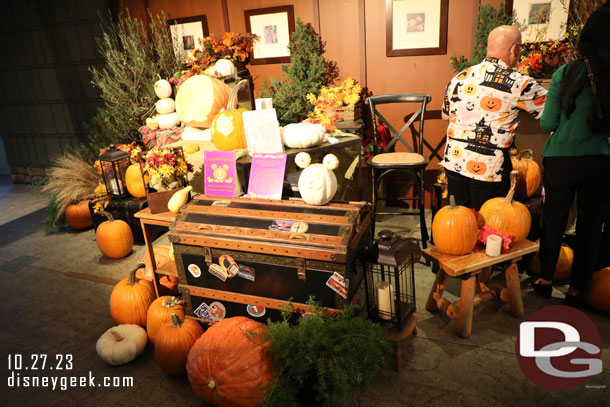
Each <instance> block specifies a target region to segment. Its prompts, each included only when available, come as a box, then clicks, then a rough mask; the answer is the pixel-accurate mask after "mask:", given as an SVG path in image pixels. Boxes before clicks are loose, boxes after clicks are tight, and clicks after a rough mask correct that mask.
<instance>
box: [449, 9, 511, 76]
mask: <svg viewBox="0 0 610 407" xmlns="http://www.w3.org/2000/svg"><path fill="white" fill-rule="evenodd" d="M515 22H516V21H515V17H514V16H513V14H512V13H511V14H506V13H505V12H504V3H503V2H501V3H500V4H499V5H498V8H497V9H495V8H494V7H493V6H492V5H491V4H484V5H482V6H480V8H479V19H478V21H477V27H476V32H475V37H476V38H475V44H474V45H473V46H472V51H471V53H472V59H470V60H469V59H468V58H466V57H465V56H463V55H460V56H459V57H458V58H456V57H453V56H452V57H451V67H452V68H453V69H454V70H455V72H461V71H463V70H464V69H466V68H468V67H470V66H472V65H476V64H478V63H480V62H481V61H483V60H484V59H485V56H486V54H487V37H488V36H489V33H490V32H491V30H493V29H494V28H496V27H498V26H501V25H512V24H514V23H515Z"/></svg>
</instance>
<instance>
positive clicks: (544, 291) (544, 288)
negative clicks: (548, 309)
mask: <svg viewBox="0 0 610 407" xmlns="http://www.w3.org/2000/svg"><path fill="white" fill-rule="evenodd" d="M532 288H533V289H534V291H535V292H536V294H538V295H539V296H541V297H542V298H551V294H552V293H553V285H552V284H542V283H536V282H535V281H532Z"/></svg>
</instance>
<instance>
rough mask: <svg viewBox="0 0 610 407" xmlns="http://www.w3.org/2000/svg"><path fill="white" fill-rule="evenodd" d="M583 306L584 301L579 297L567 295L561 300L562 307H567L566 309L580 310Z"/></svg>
mask: <svg viewBox="0 0 610 407" xmlns="http://www.w3.org/2000/svg"><path fill="white" fill-rule="evenodd" d="M584 304H585V299H584V298H583V297H581V296H580V295H572V294H567V293H566V297H565V298H564V299H563V305H567V306H568V307H573V308H580V307H582V306H583V305H584Z"/></svg>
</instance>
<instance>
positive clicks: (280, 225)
mask: <svg viewBox="0 0 610 407" xmlns="http://www.w3.org/2000/svg"><path fill="white" fill-rule="evenodd" d="M292 223H293V222H292V221H291V220H283V219H279V220H274V221H273V223H271V226H269V230H277V231H280V232H290V228H291V227H292Z"/></svg>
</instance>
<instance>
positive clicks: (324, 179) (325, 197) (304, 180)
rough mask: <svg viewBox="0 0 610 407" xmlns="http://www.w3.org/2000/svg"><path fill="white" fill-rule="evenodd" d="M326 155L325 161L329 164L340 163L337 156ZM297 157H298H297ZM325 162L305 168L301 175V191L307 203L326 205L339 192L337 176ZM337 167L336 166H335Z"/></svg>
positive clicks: (299, 183)
mask: <svg viewBox="0 0 610 407" xmlns="http://www.w3.org/2000/svg"><path fill="white" fill-rule="evenodd" d="M329 155H332V154H328V155H327V156H326V157H324V160H323V162H324V163H325V164H327V165H329V166H334V165H335V164H338V162H339V160H338V159H337V157H335V156H334V155H333V157H334V159H333V158H332V157H330V158H329V159H328V160H327V157H328V156H329ZM295 158H296V157H295ZM325 164H312V165H310V166H308V167H307V168H305V169H304V170H303V172H302V173H301V176H300V177H299V182H298V185H299V193H300V194H301V198H303V201H305V203H308V204H310V205H326V204H327V203H329V202H330V201H331V200H332V199H333V197H334V196H335V194H336V193H337V177H336V176H335V173H334V172H333V171H332V169H330V168H329V167H327V165H325ZM335 168H336V167H335Z"/></svg>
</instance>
